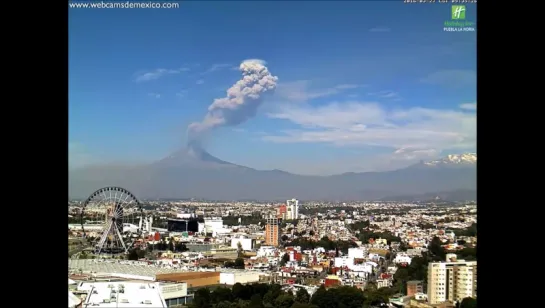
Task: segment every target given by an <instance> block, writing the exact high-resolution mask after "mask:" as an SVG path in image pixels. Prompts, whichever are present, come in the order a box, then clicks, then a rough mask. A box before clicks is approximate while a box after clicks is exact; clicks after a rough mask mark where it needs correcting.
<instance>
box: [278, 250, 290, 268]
mask: <svg viewBox="0 0 545 308" xmlns="http://www.w3.org/2000/svg"><path fill="white" fill-rule="evenodd" d="M289 260H290V256H289V255H288V254H287V253H285V254H284V255H283V256H282V260H280V266H284V265H286V263H287V262H288V261H289Z"/></svg>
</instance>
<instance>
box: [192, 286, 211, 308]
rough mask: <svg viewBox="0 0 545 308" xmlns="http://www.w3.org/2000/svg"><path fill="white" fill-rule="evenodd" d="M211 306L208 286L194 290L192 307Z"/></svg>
mask: <svg viewBox="0 0 545 308" xmlns="http://www.w3.org/2000/svg"><path fill="white" fill-rule="evenodd" d="M210 306H211V299H210V291H209V290H208V288H202V289H198V290H197V291H195V295H194V297H193V307H194V308H209V307H210Z"/></svg>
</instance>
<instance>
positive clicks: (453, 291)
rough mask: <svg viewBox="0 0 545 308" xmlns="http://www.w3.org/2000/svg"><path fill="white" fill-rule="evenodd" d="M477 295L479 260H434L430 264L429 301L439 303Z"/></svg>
mask: <svg viewBox="0 0 545 308" xmlns="http://www.w3.org/2000/svg"><path fill="white" fill-rule="evenodd" d="M466 297H473V298H476V297H477V261H464V260H458V261H454V262H433V263H430V264H429V265H428V299H429V300H428V301H429V303H430V304H439V303H443V302H446V301H449V302H456V301H461V300H462V299H464V298H466Z"/></svg>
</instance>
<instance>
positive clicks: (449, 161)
mask: <svg viewBox="0 0 545 308" xmlns="http://www.w3.org/2000/svg"><path fill="white" fill-rule="evenodd" d="M476 163H477V153H464V154H450V155H447V157H444V158H442V159H439V160H433V161H429V162H425V163H424V164H425V165H428V166H438V165H474V164H476Z"/></svg>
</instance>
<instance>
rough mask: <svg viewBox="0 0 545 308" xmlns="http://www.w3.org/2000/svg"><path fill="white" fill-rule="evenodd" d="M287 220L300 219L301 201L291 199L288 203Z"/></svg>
mask: <svg viewBox="0 0 545 308" xmlns="http://www.w3.org/2000/svg"><path fill="white" fill-rule="evenodd" d="M286 210H287V213H286V216H287V217H286V219H290V220H292V219H298V218H299V200H297V199H291V200H288V201H286Z"/></svg>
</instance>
